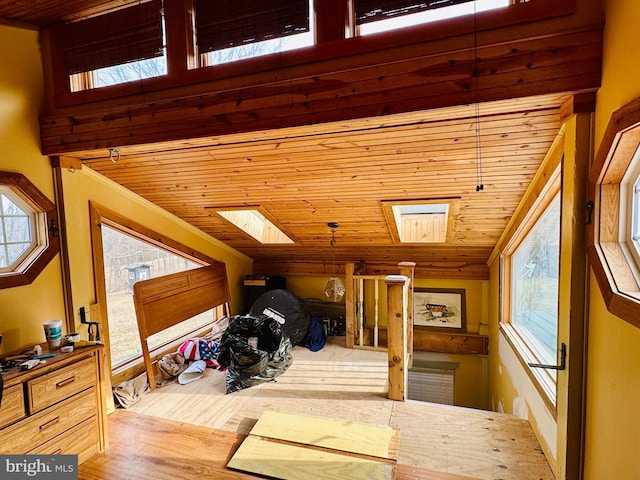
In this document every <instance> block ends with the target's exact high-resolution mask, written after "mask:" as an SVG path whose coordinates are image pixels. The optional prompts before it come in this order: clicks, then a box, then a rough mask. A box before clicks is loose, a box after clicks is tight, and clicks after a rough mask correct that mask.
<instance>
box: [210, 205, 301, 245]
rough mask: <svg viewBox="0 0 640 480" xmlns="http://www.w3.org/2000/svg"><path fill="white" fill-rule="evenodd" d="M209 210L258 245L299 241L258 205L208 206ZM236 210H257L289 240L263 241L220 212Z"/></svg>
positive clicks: (295, 242) (297, 242) (296, 242)
mask: <svg viewBox="0 0 640 480" xmlns="http://www.w3.org/2000/svg"><path fill="white" fill-rule="evenodd" d="M209 208H210V209H211V210H213V211H214V213H215V214H216V215H217V216H218V217H220V218H221V219H222V220H223V221H224V222H225V223H227V224H229V225H231V226H232V227H233V228H235V229H236V230H238V231H239V232H240V233H242V235H244V236H245V237H246V238H249V239H251V240H253V241H255V242H258V243H259V244H260V245H294V244H299V243H300V242H299V241H298V239H297V238H296V237H295V236H294V235H293V234H292V233H291V232H290V231H289V230H288V229H286V228H285V227H283V226H282V225H281V224H280V223H279V222H278V221H277V220H276V219H275V218H274V217H273V216H272V215H271V214H270V213H269V212H267V210H266V209H265V208H263V207H261V206H259V205H249V206H246V205H245V206H232V207H209ZM233 211H235V212H238V211H246V212H253V211H256V212H258V213H259V214H260V215H262V216H263V217H264V219H265V221H266V222H269V223H271V225H273V227H274V228H275V229H276V230H278V231H280V233H281V234H282V236H284V237H286V238H288V239H289V240H290V242H264V241H263V240H262V239H260V238H257V237H256V236H254V235H253V234H251V233H250V232H248V231H247V230H245V229H243V228H242V227H241V226H240V225H237V224H236V223H234V222H233V221H231V220H229V219H228V218H226V217H225V216H224V215H222V214H221V212H233Z"/></svg>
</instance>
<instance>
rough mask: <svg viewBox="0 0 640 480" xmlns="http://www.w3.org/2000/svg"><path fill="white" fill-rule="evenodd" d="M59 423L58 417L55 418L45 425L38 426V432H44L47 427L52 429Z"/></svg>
mask: <svg viewBox="0 0 640 480" xmlns="http://www.w3.org/2000/svg"><path fill="white" fill-rule="evenodd" d="M59 421H60V417H56V418H54V419H53V420H49V421H48V422H47V423H43V424H42V425H40V431H43V430H46V429H47V428H49V427H53V426H54V425H55V424H56V423H58V422H59Z"/></svg>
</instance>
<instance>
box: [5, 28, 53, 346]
mask: <svg viewBox="0 0 640 480" xmlns="http://www.w3.org/2000/svg"><path fill="white" fill-rule="evenodd" d="M0 65H1V67H0V170H5V171H12V172H20V173H23V174H24V175H26V176H27V177H28V178H29V180H30V181H31V182H32V183H33V184H35V186H36V187H38V188H39V189H40V191H41V192H42V193H44V194H45V195H46V196H47V197H48V198H49V199H50V200H53V199H54V198H53V180H52V175H51V169H50V168H49V159H48V158H47V157H43V156H42V155H40V136H39V126H38V114H39V111H40V108H41V106H42V104H43V96H44V93H43V88H44V87H43V81H42V67H41V58H40V48H39V45H38V33H37V32H35V31H30V30H24V29H18V28H12V27H8V26H0ZM53 318H64V303H63V300H62V282H61V276H60V261H59V256H56V257H55V258H54V259H53V261H52V262H51V263H49V265H48V266H47V267H46V268H45V269H44V271H43V272H42V273H41V274H40V275H39V276H38V278H37V279H36V280H35V282H34V283H33V284H31V285H26V286H21V287H14V288H8V289H2V290H0V334H2V335H3V341H2V346H1V347H0V354H3V353H6V352H8V351H12V350H15V349H21V348H23V347H24V348H26V347H28V346H31V345H33V344H35V343H40V342H44V340H45V338H44V332H43V329H42V322H43V321H45V320H49V319H53Z"/></svg>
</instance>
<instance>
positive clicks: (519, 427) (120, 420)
mask: <svg viewBox="0 0 640 480" xmlns="http://www.w3.org/2000/svg"><path fill="white" fill-rule="evenodd" d="M331 340H334V341H332V342H329V343H328V344H327V346H326V347H325V348H324V349H323V350H321V351H319V352H311V351H309V350H307V349H305V348H302V347H295V348H294V361H293V364H292V365H291V367H290V368H289V369H288V370H287V371H286V372H285V373H284V374H283V375H282V376H280V377H278V379H277V382H272V383H268V384H263V385H260V386H258V387H252V388H249V389H246V390H242V391H240V392H236V393H233V394H229V395H225V374H224V373H222V372H219V371H216V370H213V369H207V371H206V373H205V376H204V377H203V378H202V379H200V380H197V381H195V382H193V383H190V384H188V385H179V384H177V383H174V384H170V385H168V386H166V387H162V388H160V389H157V390H155V391H154V392H152V393H149V394H146V395H145V396H144V397H143V398H142V399H141V400H140V402H138V403H137V404H136V405H134V406H133V407H131V408H129V409H127V410H118V411H116V412H115V413H114V414H112V415H110V416H109V427H110V432H109V435H110V446H109V449H108V450H107V451H106V452H105V453H103V454H100V455H97V456H95V457H93V458H92V459H90V460H89V461H87V462H85V463H83V464H82V465H81V466H80V470H79V478H81V479H103V478H111V479H119V478H125V477H127V478H140V479H143V478H150V479H151V478H188V477H192V476H196V477H199V478H200V477H201V474H202V477H204V475H205V474H207V475H208V474H211V476H209V477H208V478H225V479H227V478H229V479H234V478H255V477H253V476H251V475H247V474H242V473H239V472H231V471H229V470H226V463H227V461H228V460H229V458H230V457H231V455H233V453H234V452H235V450H236V449H237V447H238V446H239V444H240V443H241V441H242V440H243V439H244V438H245V436H246V435H247V434H248V433H249V431H250V430H251V428H252V427H253V426H254V425H255V423H256V421H257V420H258V418H259V417H260V415H261V414H262V412H263V411H265V410H277V411H283V412H288V413H294V414H303V415H311V416H317V417H322V418H330V419H336V420H349V421H353V422H362V423H369V424H373V425H389V426H395V427H398V428H399V429H400V446H399V449H398V477H397V478H398V479H399V480H400V479H406V480H413V479H433V480H445V479H446V480H462V479H470V478H471V479H487V480H498V479H500V480H511V479H513V480H526V479H535V480H538V479H540V480H552V479H553V478H554V477H553V474H552V472H551V469H550V468H549V465H548V464H547V462H546V460H545V457H544V456H543V454H542V451H541V449H540V447H539V444H538V442H537V440H536V438H535V436H534V435H533V432H532V430H531V427H530V425H529V424H528V422H526V421H524V420H521V419H518V418H515V417H512V416H509V415H504V414H499V413H493V412H485V411H478V410H471V409H466V408H460V407H449V406H444V405H436V404H430V403H424V402H416V401H406V402H394V401H391V400H388V399H387V398H386V379H387V358H386V353H381V352H372V351H363V350H349V349H345V348H342V347H341V346H340V345H338V343H337V342H335V339H331ZM178 471H182V473H177V472H178ZM221 475H222V476H221Z"/></svg>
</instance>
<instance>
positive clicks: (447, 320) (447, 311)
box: [413, 288, 467, 332]
mask: <svg viewBox="0 0 640 480" xmlns="http://www.w3.org/2000/svg"><path fill="white" fill-rule="evenodd" d="M466 310H467V308H466V299H465V290H464V288H415V289H414V291H413V325H414V326H415V327H429V328H432V329H437V330H441V331H448V330H456V331H462V332H464V331H466V328H467V312H466Z"/></svg>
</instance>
